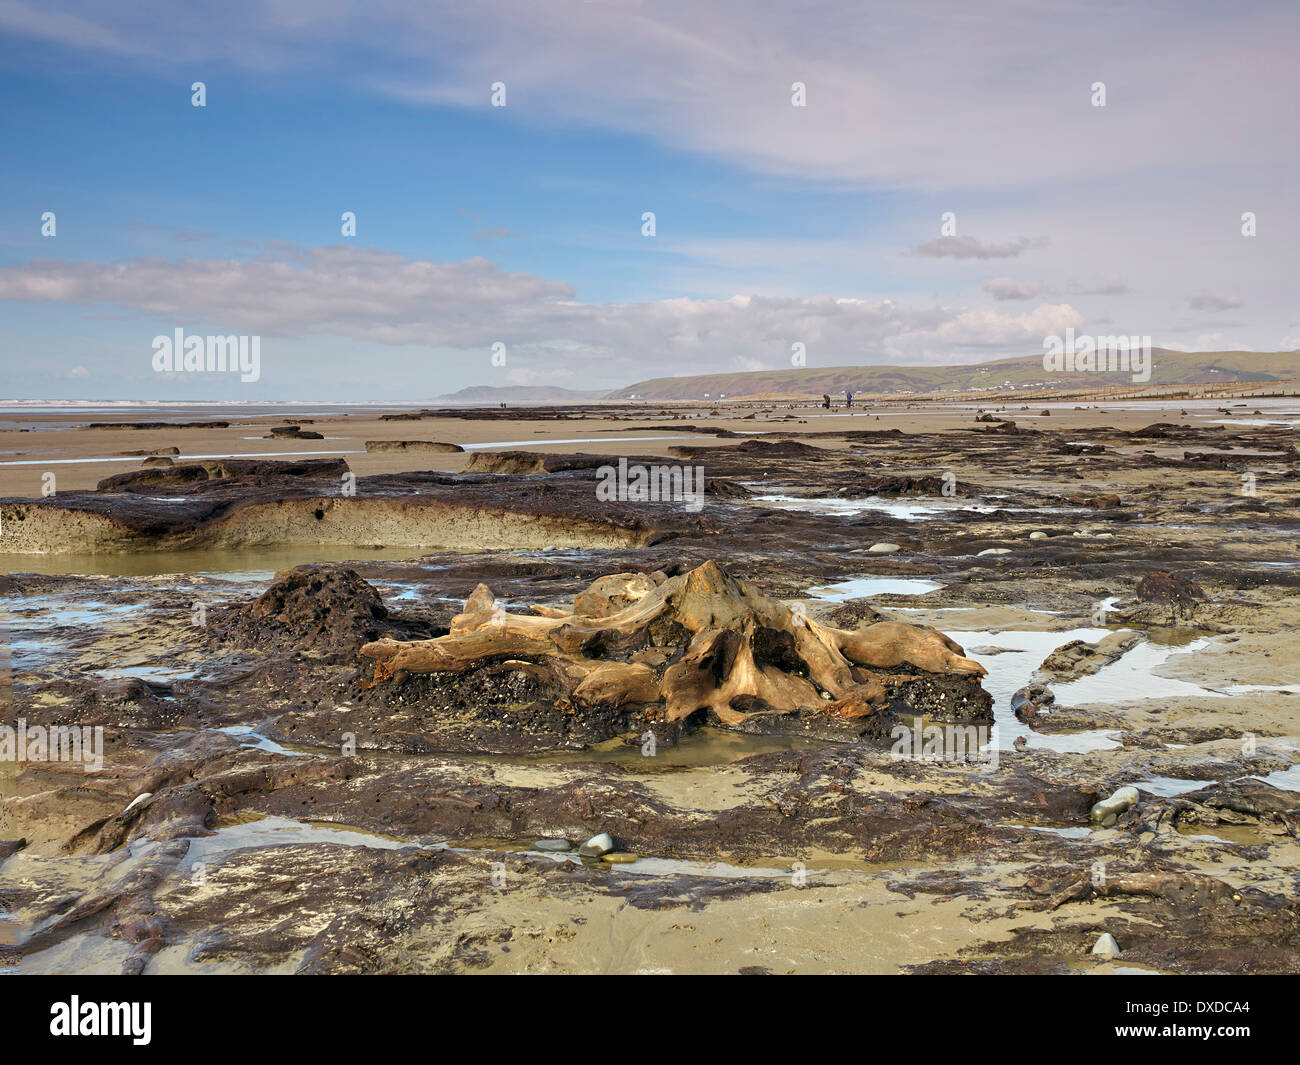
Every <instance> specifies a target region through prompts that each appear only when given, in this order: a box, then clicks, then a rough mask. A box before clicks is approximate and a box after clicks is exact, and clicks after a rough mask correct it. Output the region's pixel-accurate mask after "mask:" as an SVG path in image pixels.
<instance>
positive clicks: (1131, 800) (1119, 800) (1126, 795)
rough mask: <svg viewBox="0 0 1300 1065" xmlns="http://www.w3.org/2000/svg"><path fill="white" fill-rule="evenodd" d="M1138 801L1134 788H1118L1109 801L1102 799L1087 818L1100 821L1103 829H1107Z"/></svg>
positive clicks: (1136, 791)
mask: <svg viewBox="0 0 1300 1065" xmlns="http://www.w3.org/2000/svg"><path fill="white" fill-rule="evenodd" d="M1137 801H1138V790H1137V788H1134V787H1127V788H1120V789H1119V790H1118V791H1117V792H1115V794H1114V795H1112V796H1111V797H1110V798H1109V799H1102V800H1101V802H1099V803H1097V804H1096V805H1095V806H1094V807H1093V808H1092V812H1091V814H1089V816H1090V817H1091V818H1092V820H1094V821H1100V822H1101V824H1102V827H1103V828H1109V827H1110V826H1111V825H1113V824H1114V823H1115V820H1116V818H1118V817H1119V815H1120V814H1122V813H1123V812H1124V811H1125V810H1127V809H1128V808H1129V807H1130V806H1133V805H1135V804H1136V803H1137Z"/></svg>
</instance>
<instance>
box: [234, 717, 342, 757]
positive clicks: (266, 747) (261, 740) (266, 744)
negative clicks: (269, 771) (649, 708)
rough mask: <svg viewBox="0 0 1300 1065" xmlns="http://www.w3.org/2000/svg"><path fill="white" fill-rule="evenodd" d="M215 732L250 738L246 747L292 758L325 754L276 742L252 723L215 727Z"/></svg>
mask: <svg viewBox="0 0 1300 1065" xmlns="http://www.w3.org/2000/svg"><path fill="white" fill-rule="evenodd" d="M213 731H214V732H224V733H225V734H226V735H227V736H234V737H235V738H236V739H244V738H248V739H249V740H250V742H247V743H243V744H241V746H244V747H256V748H257V749H258V750H259V751H270V752H271V753H272V754H285V755H288V756H289V757H290V758H323V757H324V755H321V754H317V753H315V752H313V751H295V750H293V749H292V748H289V747H285V746H284V745H283V744H279V743H276V742H275V740H270V739H267V738H266V737H265V736H263V735H262V734H261V733H260V732H258V731H256V730H255V729H254V728H253V726H252V725H227V726H226V727H225V728H219V729H213Z"/></svg>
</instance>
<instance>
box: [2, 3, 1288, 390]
mask: <svg viewBox="0 0 1300 1065" xmlns="http://www.w3.org/2000/svg"><path fill="white" fill-rule="evenodd" d="M1297 44H1300V7H1297V6H1296V5H1294V4H1292V3H1276V4H1273V3H1250V2H1247V3H1238V4H1232V5H1228V4H1217V3H1205V2H1197V0H1180V2H1177V3H1163V2H1158V0H1157V2H1148V3H1141V4H1136V5H1134V4H1109V3H1104V2H1102V3H1095V2H1090V3H1083V2H1065V0H1061V2H1056V0H1051V2H1033V3H1029V2H1015V0H1009V2H1003V3H989V4H971V3H969V2H968V0H956V2H935V3H930V2H926V0H913V2H909V3H907V4H897V3H894V4H883V3H876V2H867V3H862V2H849V0H841V2H835V3H821V2H817V0H812V2H802V0H801V2H799V3H789V2H781V3H769V2H750V3H739V2H736V0H710V2H709V3H707V4H701V3H699V2H698V0H694V2H689V3H687V2H676V0H653V2H651V0H528V2H519V3H516V2H498V0H476V2H475V3H472V4H464V3H458V4H447V3H437V2H434V3H429V2H424V3H421V2H407V0H400V2H399V0H370V2H367V3H364V4H362V3H351V2H348V0H269V2H267V0H232V2H229V3H223V4H219V5H202V6H200V5H179V4H176V3H174V2H173V0H156V2H155V0H120V2H114V3H86V2H76V0H39V2H38V0H0V366H3V371H4V384H3V385H2V386H0V398H50V399H74V398H76V399H141V400H173V401H181V400H213V401H218V400H247V401H265V400H303V401H338V402H345V401H359V402H370V401H377V402H397V401H409V402H419V401H422V400H425V399H429V398H432V397H434V396H437V395H440V394H444V393H448V392H452V391H455V390H457V389H459V388H462V387H466V386H470V385H512V386H518V385H555V386H561V387H565V388H574V389H584V390H590V389H612V388H616V387H621V386H625V385H627V384H630V383H632V382H634V381H637V380H641V379H645V378H651V377H664V376H673V375H680V374H689V373H705V372H721V371H728V370H756V369H778V368H780V369H784V368H789V367H790V366H791V365H792V364H793V363H792V358H797V357H799V356H797V355H794V354H793V353H795V352H801V353H802V358H803V359H804V360H805V364H806V365H808V366H812V367H816V366H837V365H864V364H884V363H895V364H929V365H933V364H946V363H964V362H977V361H983V360H986V359H992V358H1002V357H1016V356H1024V355H1030V354H1041V353H1042V352H1043V350H1044V349H1043V345H1044V340H1045V338H1046V337H1048V336H1052V335H1061V334H1062V333H1064V331H1065V330H1066V329H1068V328H1073V329H1074V330H1075V331H1076V333H1079V334H1088V333H1092V334H1116V333H1121V334H1125V335H1140V336H1150V337H1151V338H1152V342H1153V344H1154V345H1155V346H1157V347H1167V348H1174V349H1182V350H1220V349H1245V350H1256V351H1276V350H1291V349H1295V348H1300V303H1298V302H1297V300H1296V298H1295V296H1296V279H1297V278H1298V277H1300V210H1297V207H1296V202H1295V190H1296V177H1295V175H1296V174H1297V173H1298V172H1300V165H1298V164H1300V135H1298V134H1300V129H1297V126H1298V125H1300V121H1298V119H1297V114H1298V110H1297V101H1298V100H1300V64H1297V63H1296V62H1295V55H1296V46H1297ZM196 83H202V98H201V100H199V99H197V98H196V90H195V85H196ZM196 102H201V103H202V106H196ZM345 212H350V213H351V214H352V215H353V216H354V217H355V232H352V231H350V230H349V229H348V227H347V226H346V225H345V223H344V214H345ZM648 216H652V221H653V227H651V225H650V224H649V222H648V221H647V217H648ZM1244 217H1245V218H1246V220H1245V221H1244V220H1243V218H1244ZM1247 231H1249V232H1247ZM177 329H180V330H182V332H183V335H184V336H199V337H207V336H233V335H240V336H247V337H250V338H251V337H257V338H259V339H258V343H259V351H260V365H259V367H258V373H257V378H256V380H241V376H247V375H240V374H237V373H229V372H226V373H222V372H212V373H207V372H195V371H193V370H188V371H187V370H184V369H181V370H179V371H177V370H174V369H171V370H169V369H166V368H164V369H162V370H160V369H158V368H157V367H156V365H155V357H154V356H155V346H154V341H155V338H156V337H159V336H166V337H172V336H174V335H175V331H176V330H177ZM796 345H801V347H799V348H796Z"/></svg>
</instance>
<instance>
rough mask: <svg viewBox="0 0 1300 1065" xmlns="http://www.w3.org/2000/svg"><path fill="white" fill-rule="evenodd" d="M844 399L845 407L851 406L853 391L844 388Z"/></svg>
mask: <svg viewBox="0 0 1300 1065" xmlns="http://www.w3.org/2000/svg"><path fill="white" fill-rule="evenodd" d="M844 399H845V406H847V407H852V406H853V393H852V392H850V391H849V390H848V389H847V388H846V389H845V390H844Z"/></svg>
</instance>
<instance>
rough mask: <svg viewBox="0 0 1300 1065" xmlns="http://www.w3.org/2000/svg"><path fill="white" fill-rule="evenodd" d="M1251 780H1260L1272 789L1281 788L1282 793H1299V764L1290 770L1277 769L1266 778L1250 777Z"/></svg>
mask: <svg viewBox="0 0 1300 1065" xmlns="http://www.w3.org/2000/svg"><path fill="white" fill-rule="evenodd" d="M1251 779H1252V780H1262V781H1263V782H1264V783H1265V784H1272V785H1273V787H1275V788H1281V789H1282V790H1283V791H1300V762H1298V763H1296V764H1295V765H1293V766H1292V767H1291V768H1290V769H1278V770H1275V771H1274V772H1272V773H1269V774H1268V776H1263V777H1251Z"/></svg>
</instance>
